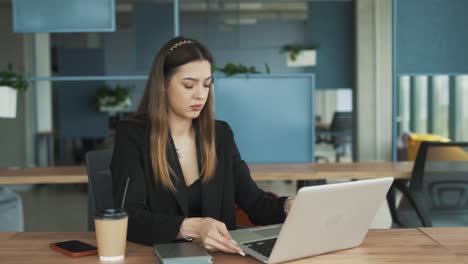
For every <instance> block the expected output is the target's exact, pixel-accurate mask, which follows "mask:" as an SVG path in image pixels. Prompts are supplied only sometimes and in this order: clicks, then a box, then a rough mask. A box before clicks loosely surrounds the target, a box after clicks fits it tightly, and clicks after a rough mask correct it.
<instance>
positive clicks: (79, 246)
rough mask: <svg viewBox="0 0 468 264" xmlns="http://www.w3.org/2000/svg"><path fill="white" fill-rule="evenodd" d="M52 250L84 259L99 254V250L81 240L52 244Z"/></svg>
mask: <svg viewBox="0 0 468 264" xmlns="http://www.w3.org/2000/svg"><path fill="white" fill-rule="evenodd" d="M50 248H51V249H53V250H56V251H58V252H61V253H63V254H66V255H68V256H70V257H74V258H76V257H83V256H91V255H96V254H97V248H96V247H95V246H93V245H90V244H87V243H84V242H81V241H79V240H68V241H62V242H57V243H52V244H50Z"/></svg>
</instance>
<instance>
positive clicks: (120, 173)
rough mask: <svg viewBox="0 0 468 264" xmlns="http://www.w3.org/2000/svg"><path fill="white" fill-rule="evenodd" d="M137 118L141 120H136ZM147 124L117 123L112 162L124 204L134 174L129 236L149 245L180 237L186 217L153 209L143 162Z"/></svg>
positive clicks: (127, 205) (117, 199)
mask: <svg viewBox="0 0 468 264" xmlns="http://www.w3.org/2000/svg"><path fill="white" fill-rule="evenodd" d="M134 122H137V121H134ZM144 133H146V132H145V131H144V128H142V127H140V126H139V125H138V124H134V123H133V121H123V122H120V123H119V125H118V126H117V131H116V135H115V145H114V153H113V156H112V162H111V172H112V182H113V192H114V203H115V205H116V206H120V202H121V199H122V196H123V191H124V188H125V183H126V180H127V177H128V178H130V181H129V185H128V192H127V197H126V201H125V209H126V210H127V212H128V215H129V218H128V230H127V239H128V240H130V241H133V242H137V243H142V244H146V245H153V244H154V243H161V242H170V241H172V240H174V239H176V237H177V235H178V234H179V229H180V226H181V224H182V221H183V220H184V217H183V216H180V215H166V214H157V213H153V212H151V211H150V209H149V202H148V200H149V195H148V193H147V186H146V181H145V175H144V171H143V166H142V159H143V156H142V153H141V150H140V149H141V147H140V148H139V146H138V144H142V143H141V142H143V141H142V139H144V138H145V135H144Z"/></svg>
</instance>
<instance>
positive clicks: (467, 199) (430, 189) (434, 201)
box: [410, 141, 468, 213]
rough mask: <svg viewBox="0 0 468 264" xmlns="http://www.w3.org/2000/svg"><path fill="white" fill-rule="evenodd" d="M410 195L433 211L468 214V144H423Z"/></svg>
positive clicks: (415, 165)
mask: <svg viewBox="0 0 468 264" xmlns="http://www.w3.org/2000/svg"><path fill="white" fill-rule="evenodd" d="M410 191H411V192H419V193H421V194H422V195H423V197H424V203H425V206H426V209H427V210H429V211H438V212H447V213H449V212H452V213H453V212H455V211H460V212H462V211H463V212H465V213H468V142H428V141H423V142H421V144H420V146H419V150H418V155H417V157H416V160H415V163H414V168H413V175H412V178H411V183H410Z"/></svg>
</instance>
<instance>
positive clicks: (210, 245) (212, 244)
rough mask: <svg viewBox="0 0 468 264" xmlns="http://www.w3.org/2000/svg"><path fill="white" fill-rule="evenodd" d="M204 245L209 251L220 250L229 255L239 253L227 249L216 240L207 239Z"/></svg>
mask: <svg viewBox="0 0 468 264" xmlns="http://www.w3.org/2000/svg"><path fill="white" fill-rule="evenodd" d="M203 244H204V245H205V248H206V249H208V250H220V251H223V252H227V253H238V252H237V251H236V250H233V249H231V248H229V247H227V246H226V245H224V244H222V243H221V242H218V241H216V239H213V238H211V237H208V238H206V239H205V241H204V242H203Z"/></svg>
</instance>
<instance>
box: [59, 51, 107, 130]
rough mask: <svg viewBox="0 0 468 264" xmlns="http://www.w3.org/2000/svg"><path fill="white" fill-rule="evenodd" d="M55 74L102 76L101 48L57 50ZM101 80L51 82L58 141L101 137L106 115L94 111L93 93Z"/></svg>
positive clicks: (94, 99) (105, 126)
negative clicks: (52, 84)
mask: <svg viewBox="0 0 468 264" xmlns="http://www.w3.org/2000/svg"><path fill="white" fill-rule="evenodd" d="M57 59H58V69H59V72H58V74H59V75H65V76H70V75H81V76H86V75H102V74H103V73H104V53H103V51H102V50H101V49H59V50H58V51H57ZM103 84H104V82H103V81H80V82H54V86H53V87H54V97H55V98H54V102H55V105H54V115H55V123H56V124H55V127H56V129H57V130H58V133H59V136H60V137H62V138H103V137H107V135H108V115H107V114H105V113H101V112H99V111H98V110H97V106H96V92H97V90H98V88H99V87H100V86H102V85H103Z"/></svg>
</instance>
